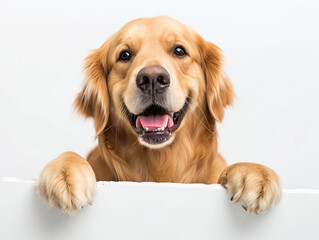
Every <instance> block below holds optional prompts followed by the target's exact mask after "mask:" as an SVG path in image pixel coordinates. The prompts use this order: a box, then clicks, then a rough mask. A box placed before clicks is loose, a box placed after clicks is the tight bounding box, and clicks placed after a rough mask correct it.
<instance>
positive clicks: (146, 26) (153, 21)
mask: <svg viewBox="0 0 319 240" xmlns="http://www.w3.org/2000/svg"><path fill="white" fill-rule="evenodd" d="M191 32H193V31H192V30H191V29H190V28H189V27H187V26H185V25H184V24H182V23H180V22H178V21H176V20H175V19H172V18H170V17H163V16H160V17H154V18H139V19H136V20H133V21H131V22H129V23H127V24H126V25H124V26H123V28H122V29H121V30H120V31H119V35H120V36H121V37H120V38H121V39H122V40H125V39H132V38H140V39H141V40H143V39H151V38H152V39H160V40H162V39H165V40H168V41H175V40H176V39H177V38H186V37H187V36H188V37H189V36H190V35H191V34H190V33H191Z"/></svg>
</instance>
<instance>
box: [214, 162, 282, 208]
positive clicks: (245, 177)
mask: <svg viewBox="0 0 319 240" xmlns="http://www.w3.org/2000/svg"><path fill="white" fill-rule="evenodd" d="M218 183H219V184H221V185H222V186H224V187H225V188H226V189H227V190H228V192H229V193H230V194H231V199H230V200H231V201H232V202H234V203H236V202H239V203H240V204H241V205H242V206H243V208H244V209H245V210H246V211H247V212H253V213H257V214H258V213H263V212H267V211H268V210H270V209H271V208H272V207H273V206H274V205H275V204H276V203H277V202H278V201H279V200H280V198H281V186H280V180H279V177H278V175H277V174H276V173H275V172H274V171H273V170H272V169H270V168H268V167H266V166H263V165H260V164H256V163H236V164H233V165H231V166H229V167H227V168H226V169H225V170H224V171H223V173H222V174H221V175H220V177H219V180H218Z"/></svg>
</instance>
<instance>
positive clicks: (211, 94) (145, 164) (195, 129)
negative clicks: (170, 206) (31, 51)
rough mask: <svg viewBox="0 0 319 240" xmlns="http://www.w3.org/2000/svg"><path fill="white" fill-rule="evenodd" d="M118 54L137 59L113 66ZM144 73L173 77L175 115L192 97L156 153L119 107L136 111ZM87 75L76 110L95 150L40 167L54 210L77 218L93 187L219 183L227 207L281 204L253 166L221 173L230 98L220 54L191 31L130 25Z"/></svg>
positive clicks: (270, 181) (92, 58) (269, 177)
mask: <svg viewBox="0 0 319 240" xmlns="http://www.w3.org/2000/svg"><path fill="white" fill-rule="evenodd" d="M176 43H178V44H183V45H184V46H185V47H186V48H187V52H188V55H189V56H187V57H186V58H183V59H179V58H176V57H174V56H173V55H171V54H170V50H171V48H172V47H173V46H175V45H176ZM123 47H129V49H131V51H132V52H134V53H135V54H136V55H135V56H134V59H133V61H131V62H129V63H121V62H118V61H117V57H118V55H119V54H120V51H121V50H122V49H123ZM137 53H138V54H137ZM149 65H159V66H162V67H164V68H166V69H167V71H168V72H169V73H170V75H171V77H172V84H171V86H170V96H171V99H172V100H171V104H172V109H173V110H174V111H178V110H179V109H180V108H181V107H182V106H183V103H184V99H185V96H187V95H189V96H190V106H189V110H188V111H187V113H186V115H185V117H184V119H183V120H182V124H181V126H180V127H179V128H178V129H177V131H176V133H174V137H173V139H174V140H173V141H172V142H170V144H169V145H165V146H163V147H161V148H158V149H154V148H149V147H147V146H144V145H142V144H140V143H139V141H138V134H137V133H136V132H134V131H133V129H132V127H131V126H130V123H129V121H128V119H127V116H126V114H125V112H124V111H123V107H122V104H123V103H124V104H126V105H127V107H128V108H129V109H130V110H131V109H132V111H134V109H137V108H138V107H139V103H138V102H137V100H136V99H137V92H138V91H137V90H136V86H135V78H136V75H137V72H138V71H139V70H140V69H141V68H142V67H145V66H149ZM85 71H86V79H85V82H84V85H83V89H82V91H81V92H80V93H79V94H78V96H77V98H76V100H75V108H76V109H77V110H78V112H80V113H81V114H82V115H84V116H85V117H91V118H93V119H94V126H95V129H96V136H97V138H98V142H99V144H98V146H97V147H96V148H95V149H93V150H92V151H91V153H90V154H89V156H88V158H87V161H88V162H86V161H85V160H84V159H83V158H81V157H80V156H78V155H76V154H75V153H71V152H68V153H64V154H62V155H61V156H59V157H58V158H57V159H55V160H53V161H52V162H50V163H49V164H48V165H47V166H46V167H45V169H44V170H43V172H42V173H41V176H40V179H39V193H40V194H41V196H43V197H44V198H46V199H47V200H48V201H49V202H50V204H51V205H53V206H56V207H58V208H61V209H63V210H65V211H67V212H70V211H77V210H79V209H80V207H81V206H83V205H85V204H87V203H90V202H91V201H92V198H93V195H94V192H95V181H96V180H97V181H102V180H104V181H137V182H142V181H154V182H179V183H205V184H212V183H220V184H222V185H223V186H224V187H225V188H227V189H228V191H229V192H230V194H231V195H232V196H233V197H232V201H234V202H240V203H241V204H242V205H243V206H244V208H245V209H247V211H249V212H256V213H259V212H264V211H267V210H269V209H270V208H271V207H272V206H273V205H274V203H276V202H277V201H278V200H279V199H280V195H281V189H280V183H279V178H278V176H277V175H276V173H275V172H274V171H273V170H271V169H269V168H267V167H265V166H262V165H259V164H253V163H237V164H234V165H231V166H229V167H226V163H225V161H224V159H223V158H222V157H221V156H220V155H219V154H218V152H217V132H216V121H219V122H221V121H222V119H223V116H224V109H225V107H226V106H228V105H230V104H232V102H233V97H234V92H233V87H232V84H231V82H230V80H229V79H228V77H227V76H226V74H225V73H224V72H223V70H222V53H221V50H220V49H219V48H218V47H217V46H215V45H214V44H212V43H210V42H207V41H205V40H204V39H203V38H202V37H201V36H200V35H198V34H197V33H196V32H195V31H194V30H192V29H190V28H188V27H186V26H184V25H183V24H181V23H179V22H177V21H175V20H173V19H171V18H168V17H155V18H143V19H137V20H134V21H132V22H130V23H128V24H127V25H125V26H124V27H123V28H122V29H121V30H120V31H118V32H116V33H115V34H113V35H112V36H111V37H110V38H109V39H108V40H107V41H106V42H105V43H104V44H103V45H102V46H101V47H100V48H99V49H97V50H95V51H93V53H92V54H91V55H89V56H88V57H87V59H86V64H85ZM90 166H91V167H92V168H91V167H90ZM92 169H93V171H94V172H93V171H92ZM95 179H96V180H95Z"/></svg>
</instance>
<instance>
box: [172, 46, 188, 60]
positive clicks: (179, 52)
mask: <svg viewBox="0 0 319 240" xmlns="http://www.w3.org/2000/svg"><path fill="white" fill-rule="evenodd" d="M186 54H187V53H186V51H185V49H184V48H183V47H181V46H178V47H176V48H175V49H174V55H175V56H177V57H184V56H185V55H186Z"/></svg>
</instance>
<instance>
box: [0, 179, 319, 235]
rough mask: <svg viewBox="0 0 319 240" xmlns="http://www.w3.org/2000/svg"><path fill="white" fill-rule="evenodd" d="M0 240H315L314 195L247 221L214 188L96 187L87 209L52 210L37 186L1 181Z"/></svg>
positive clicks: (292, 196)
mask: <svg viewBox="0 0 319 240" xmlns="http://www.w3.org/2000/svg"><path fill="white" fill-rule="evenodd" d="M0 192H1V198H0V213H1V214H0V239H2V240H16V239H19V240H22V239H30V240H50V239H52V240H64V239H70V240H81V239H94V240H95V239H112V240H122V239H123V240H128V239H139V240H141V239H147V240H156V239H161V240H162V239H174V240H176V239H183V240H186V239H198V240H206V239H207V240H208V239H219V240H220V239H231V240H234V239H254V240H262V239H271V240H276V239H280V240H281V239H289V240H292V239H307V240H309V239H319V221H318V217H319V204H318V203H319V191H318V190H306V189H299V190H298V189H295V190H284V193H283V197H282V200H281V202H280V203H279V204H278V205H277V206H276V207H275V208H274V209H273V210H272V211H271V212H269V213H268V214H261V215H253V214H248V213H247V212H245V211H244V210H243V209H242V207H241V206H240V205H238V204H233V203H231V201H230V200H229V198H230V196H229V195H228V194H227V192H226V190H225V189H223V188H222V187H220V186H219V185H203V184H172V183H132V182H117V183H116V182H99V183H98V191H97V194H96V196H95V199H94V202H93V205H92V206H88V207H85V208H84V209H82V211H80V212H79V213H77V214H75V215H71V216H70V215H67V214H63V213H61V212H59V211H57V210H56V209H50V208H49V207H48V206H47V204H46V202H44V201H43V200H42V199H40V197H39V196H38V194H37V192H36V181H34V180H29V181H28V180H23V179H12V178H11V179H9V178H2V179H0Z"/></svg>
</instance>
